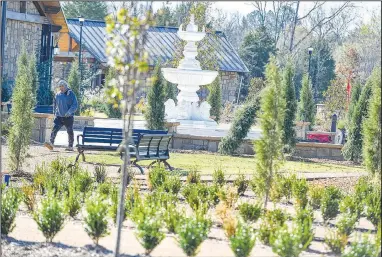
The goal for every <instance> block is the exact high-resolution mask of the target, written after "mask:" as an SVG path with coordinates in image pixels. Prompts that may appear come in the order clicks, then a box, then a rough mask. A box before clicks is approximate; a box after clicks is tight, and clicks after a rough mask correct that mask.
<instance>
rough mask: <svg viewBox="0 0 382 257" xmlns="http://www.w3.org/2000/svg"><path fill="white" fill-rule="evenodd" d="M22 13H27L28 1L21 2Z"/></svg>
mask: <svg viewBox="0 0 382 257" xmlns="http://www.w3.org/2000/svg"><path fill="white" fill-rule="evenodd" d="M20 13H27V2H26V1H21V2H20Z"/></svg>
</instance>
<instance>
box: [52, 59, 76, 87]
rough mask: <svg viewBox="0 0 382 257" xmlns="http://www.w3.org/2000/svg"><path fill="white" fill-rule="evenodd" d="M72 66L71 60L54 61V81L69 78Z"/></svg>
mask: <svg viewBox="0 0 382 257" xmlns="http://www.w3.org/2000/svg"><path fill="white" fill-rule="evenodd" d="M71 66H72V63H71V62H58V61H54V62H53V71H52V76H53V78H52V79H53V83H54V82H55V81H58V80H60V79H64V80H68V77H69V72H70V67H71Z"/></svg>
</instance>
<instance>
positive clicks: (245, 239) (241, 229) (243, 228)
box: [229, 221, 256, 257]
mask: <svg viewBox="0 0 382 257" xmlns="http://www.w3.org/2000/svg"><path fill="white" fill-rule="evenodd" d="M229 242H230V247H231V250H232V251H233V253H234V255H235V256H236V257H248V256H249V255H250V254H251V251H252V249H253V247H254V245H255V242H256V237H255V233H254V231H253V228H252V227H251V226H249V225H247V224H245V223H243V222H241V221H239V222H238V223H237V226H236V229H235V233H234V234H233V235H232V236H231V237H230V238H229Z"/></svg>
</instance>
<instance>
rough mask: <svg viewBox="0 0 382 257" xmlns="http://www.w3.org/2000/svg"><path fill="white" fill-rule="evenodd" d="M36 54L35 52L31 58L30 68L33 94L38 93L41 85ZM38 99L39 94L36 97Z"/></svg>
mask: <svg viewBox="0 0 382 257" xmlns="http://www.w3.org/2000/svg"><path fill="white" fill-rule="evenodd" d="M36 61H37V59H36V56H35V55H34V54H33V55H32V57H31V59H30V60H29V70H30V75H31V78H32V80H31V82H32V91H33V94H34V95H36V94H37V89H38V87H39V84H40V83H39V81H38V72H37V65H36ZM36 99H37V96H36V97H35V100H36Z"/></svg>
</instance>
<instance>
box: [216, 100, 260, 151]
mask: <svg viewBox="0 0 382 257" xmlns="http://www.w3.org/2000/svg"><path fill="white" fill-rule="evenodd" d="M259 106H260V103H259V97H254V98H251V99H249V100H248V101H247V102H246V103H245V104H244V105H243V106H242V107H241V108H240V109H239V110H237V112H236V113H235V117H234V119H233V122H232V125H231V127H230V129H229V131H228V134H227V135H226V136H225V137H223V138H222V140H221V142H220V144H219V153H221V154H229V155H232V154H235V152H236V150H237V149H238V148H239V146H240V145H241V143H242V142H243V140H244V138H245V137H246V136H247V134H248V131H249V130H250V129H251V126H252V125H253V124H254V123H255V119H256V116H257V112H258V110H259Z"/></svg>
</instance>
